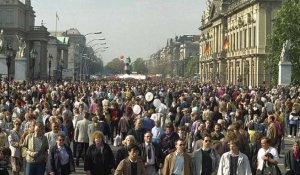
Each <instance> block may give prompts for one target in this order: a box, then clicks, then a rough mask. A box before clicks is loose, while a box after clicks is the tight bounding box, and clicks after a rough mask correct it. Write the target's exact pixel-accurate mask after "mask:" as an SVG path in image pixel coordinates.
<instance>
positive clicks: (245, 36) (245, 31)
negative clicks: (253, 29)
mask: <svg viewBox="0 0 300 175" xmlns="http://www.w3.org/2000/svg"><path fill="white" fill-rule="evenodd" d="M244 48H247V29H245V30H244Z"/></svg>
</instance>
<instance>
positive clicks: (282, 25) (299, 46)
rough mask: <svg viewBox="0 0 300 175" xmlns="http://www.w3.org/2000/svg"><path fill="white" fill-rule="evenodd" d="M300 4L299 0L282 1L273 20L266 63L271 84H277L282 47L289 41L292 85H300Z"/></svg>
mask: <svg viewBox="0 0 300 175" xmlns="http://www.w3.org/2000/svg"><path fill="white" fill-rule="evenodd" d="M299 14H300V3H299V0H284V1H283V3H282V6H281V9H280V11H279V13H278V15H277V18H276V19H275V20H274V25H273V31H272V35H271V36H270V38H269V41H270V46H271V47H270V51H271V54H270V55H269V57H268V60H267V61H266V67H267V68H270V70H271V75H272V82H273V83H277V82H278V63H279V61H280V55H281V51H282V45H283V43H284V42H285V41H286V40H289V39H290V40H291V43H292V46H291V48H290V50H289V57H288V59H289V61H290V62H291V63H292V83H297V84H299V83H300V15H299Z"/></svg>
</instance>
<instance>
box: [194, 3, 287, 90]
mask: <svg viewBox="0 0 300 175" xmlns="http://www.w3.org/2000/svg"><path fill="white" fill-rule="evenodd" d="M280 6H281V0H212V1H210V0H208V1H207V9H206V10H205V11H204V13H203V15H202V21H201V22H202V25H201V27H200V28H199V30H200V31H201V36H200V67H199V68H200V72H199V73H200V78H201V81H203V82H219V83H221V84H238V85H244V86H249V85H251V86H256V85H262V84H264V83H269V81H270V74H269V71H268V70H267V69H265V67H264V65H265V64H267V63H265V60H266V59H265V58H266V55H267V54H268V53H269V47H268V43H267V37H268V35H269V34H270V33H271V31H272V20H273V19H274V18H275V17H276V15H277V13H278V10H279V8H280Z"/></svg>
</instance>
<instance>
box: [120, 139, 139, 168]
mask: <svg viewBox="0 0 300 175" xmlns="http://www.w3.org/2000/svg"><path fill="white" fill-rule="evenodd" d="M122 143H123V146H122V147H121V148H119V149H118V151H117V155H116V166H118V164H119V163H120V162H121V160H123V159H125V158H126V157H127V156H128V147H129V146H130V145H134V144H135V138H134V136H133V135H127V136H126V137H125V139H124V140H123V142H122Z"/></svg>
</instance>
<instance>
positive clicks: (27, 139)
mask: <svg viewBox="0 0 300 175" xmlns="http://www.w3.org/2000/svg"><path fill="white" fill-rule="evenodd" d="M0 94H1V96H0V112H1V113H0V174H1V175H8V174H9V173H8V172H9V169H11V171H12V173H13V175H19V174H20V172H24V174H25V175H42V174H45V173H46V174H49V175H69V174H70V173H72V172H75V170H76V167H78V166H79V165H80V163H81V162H83V167H84V171H85V172H86V174H87V175H96V174H97V175H110V174H114V175H158V174H163V175H250V174H254V175H255V174H257V175H265V174H272V175H278V174H281V172H280V169H279V168H278V166H277V164H278V160H279V156H280V153H281V151H282V150H283V149H284V145H285V143H284V136H287V137H289V138H291V139H293V140H294V143H293V148H292V150H288V151H285V155H284V164H285V167H286V173H287V174H290V175H300V148H299V146H300V142H299V141H298V140H297V138H298V121H299V116H300V87H299V86H274V87H268V86H258V87H251V86H249V87H240V86H234V85H219V84H209V83H199V82H196V81H181V80H143V81H140V80H101V81H93V82H67V81H66V82H61V83H57V82H44V81H38V82H26V81H24V82H10V83H9V85H8V84H7V83H5V82H3V81H2V82H1V85H0ZM113 146H116V148H115V149H117V151H116V152H114V151H113V150H112V147H113Z"/></svg>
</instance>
